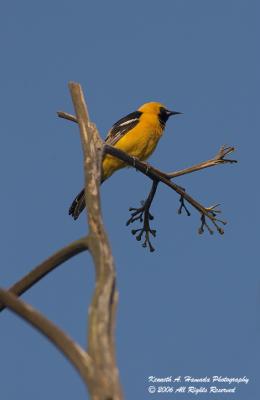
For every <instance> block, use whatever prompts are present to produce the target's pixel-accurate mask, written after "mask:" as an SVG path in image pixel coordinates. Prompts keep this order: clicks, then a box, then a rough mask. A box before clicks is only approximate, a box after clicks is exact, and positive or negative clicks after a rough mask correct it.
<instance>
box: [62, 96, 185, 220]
mask: <svg viewBox="0 0 260 400" xmlns="http://www.w3.org/2000/svg"><path fill="white" fill-rule="evenodd" d="M176 114H181V113H180V112H177V111H170V110H167V108H166V107H165V106H164V105H163V104H161V103H157V102H151V103H145V104H143V105H142V106H141V107H140V108H138V110H137V111H134V112H132V113H131V114H128V115H126V116H125V117H123V118H121V119H120V120H119V121H117V122H116V123H115V124H114V125H113V126H112V128H111V129H110V131H109V132H108V135H107V137H106V139H105V141H106V143H107V144H109V145H111V146H114V147H117V148H118V149H120V150H123V151H125V152H126V153H127V154H129V155H130V156H132V157H136V158H138V159H139V160H142V161H144V160H146V159H147V158H148V157H149V156H150V155H151V154H152V153H153V151H154V150H155V148H156V146H157V144H158V141H159V139H160V138H161V136H162V134H163V131H164V128H165V124H166V121H167V120H168V118H169V117H170V116H171V115H176ZM126 166H127V165H126V164H125V163H124V162H123V161H121V160H119V159H118V158H116V157H113V156H110V155H106V156H105V157H104V160H103V163H102V179H101V182H102V183H103V182H104V181H105V180H106V179H107V178H109V177H110V176H111V175H112V174H113V173H114V172H115V171H117V170H118V169H120V168H124V167H126ZM84 207H85V198H84V189H83V190H82V191H81V192H80V193H79V194H78V195H77V197H76V198H75V199H74V201H73V203H72V204H71V206H70V209H69V214H70V215H71V216H72V217H73V218H74V219H75V220H76V219H77V218H78V216H79V214H80V213H81V212H82V211H83V209H84Z"/></svg>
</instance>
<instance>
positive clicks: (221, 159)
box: [166, 146, 237, 179]
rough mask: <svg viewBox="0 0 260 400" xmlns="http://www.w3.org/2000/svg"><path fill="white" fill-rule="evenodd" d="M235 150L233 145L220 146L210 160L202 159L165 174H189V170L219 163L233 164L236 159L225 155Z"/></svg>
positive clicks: (176, 175)
mask: <svg viewBox="0 0 260 400" xmlns="http://www.w3.org/2000/svg"><path fill="white" fill-rule="evenodd" d="M234 151H235V147H229V146H221V148H220V150H219V151H218V153H217V155H216V156H215V157H214V158H212V159H211V160H207V161H203V162H201V163H199V164H196V165H193V166H192V167H189V168H185V169H181V170H179V171H175V172H169V173H167V174H166V176H167V177H168V178H171V179H172V178H177V177H178V176H182V175H186V174H190V173H191V172H195V171H200V170H201V169H205V168H209V167H215V166H216V165H219V164H234V163H237V160H229V159H226V158H225V156H226V155H227V154H230V153H233V152H234Z"/></svg>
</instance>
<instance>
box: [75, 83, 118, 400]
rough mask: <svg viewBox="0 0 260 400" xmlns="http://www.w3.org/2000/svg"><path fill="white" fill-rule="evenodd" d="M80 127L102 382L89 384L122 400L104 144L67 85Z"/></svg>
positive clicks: (93, 334) (94, 393) (94, 341)
mask: <svg viewBox="0 0 260 400" xmlns="http://www.w3.org/2000/svg"><path fill="white" fill-rule="evenodd" d="M69 87H70V92H71V97H72V101H73V105H74V109H75V113H76V118H77V121H78V124H79V128H80V136H81V142H82V148H83V156H84V172H85V200H86V208H87V218H88V225H89V251H90V252H91V254H92V257H93V261H94V265H95V269H96V286H95V292H94V296H93V299H92V303H91V305H90V308H89V323H88V352H89V355H90V357H91V359H92V361H93V365H94V369H95V370H96V371H97V373H98V372H102V380H99V381H97V380H96V379H93V380H90V381H89V382H88V387H89V392H90V395H91V397H92V399H95V400H106V399H113V400H120V399H122V392H121V386H120V383H119V376H118V369H117V366H116V362H115V348H114V340H113V332H114V322H115V309H116V304H117V297H118V294H117V290H116V274H115V266H114V260H113V257H112V252H111V248H110V245H109V242H108V238H107V235H106V232H105V229H104V225H103V221H102V212H101V205H100V194H99V185H100V177H101V162H102V155H103V142H102V140H101V138H100V136H99V133H98V131H97V129H96V127H95V125H94V124H92V123H91V122H90V121H89V118H88V112H87V106H86V103H85V100H84V95H83V91H82V89H81V87H80V85H79V84H77V83H73V82H71V83H70V84H69Z"/></svg>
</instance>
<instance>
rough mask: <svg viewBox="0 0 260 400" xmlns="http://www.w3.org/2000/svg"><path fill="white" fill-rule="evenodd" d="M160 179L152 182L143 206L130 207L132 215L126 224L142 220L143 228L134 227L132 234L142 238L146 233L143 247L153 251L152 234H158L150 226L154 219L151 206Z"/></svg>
mask: <svg viewBox="0 0 260 400" xmlns="http://www.w3.org/2000/svg"><path fill="white" fill-rule="evenodd" d="M158 183H159V182H158V181H156V180H154V181H153V184H152V188H151V191H150V193H149V195H148V197H147V199H146V200H145V201H142V202H141V207H139V208H133V207H131V208H129V211H132V214H131V217H130V218H129V220H128V221H127V223H126V225H130V224H132V223H133V222H135V221H138V220H139V221H140V222H143V227H142V228H141V229H132V234H133V235H135V236H136V240H138V241H139V240H142V236H143V234H144V236H145V238H144V242H143V247H147V245H148V247H149V250H150V251H151V252H153V251H154V250H155V249H154V247H153V246H152V243H151V240H150V234H151V235H152V236H156V230H155V229H151V227H150V221H151V220H153V219H154V217H153V215H152V214H151V213H150V207H151V204H152V201H153V199H154V196H155V193H156V190H157V187H158Z"/></svg>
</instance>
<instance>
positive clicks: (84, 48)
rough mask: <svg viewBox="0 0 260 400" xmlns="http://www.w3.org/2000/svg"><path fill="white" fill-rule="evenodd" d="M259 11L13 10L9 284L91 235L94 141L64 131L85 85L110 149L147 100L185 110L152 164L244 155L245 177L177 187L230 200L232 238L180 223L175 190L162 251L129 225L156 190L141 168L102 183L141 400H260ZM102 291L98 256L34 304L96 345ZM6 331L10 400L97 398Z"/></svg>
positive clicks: (164, 7)
mask: <svg viewBox="0 0 260 400" xmlns="http://www.w3.org/2000/svg"><path fill="white" fill-rule="evenodd" d="M259 13H260V6H259V2H257V1H254V0H251V1H245V0H236V1H233V0H228V1H226V0H225V1H224V0H219V1H218V2H215V1H208V0H197V1H196V2H195V1H192V0H185V1H180V0H178V1H177V0H163V1H161V2H160V3H159V2H157V1H153V0H150V1H148V0H146V1H144V0H143V1H136V0H132V1H131V2H125V1H113V0H111V1H110V2H104V1H103V2H102V1H95V2H86V1H82V0H75V1H73V2H71V1H67V0H64V1H50V0H46V1H45V2H39V1H29V0H28V1H24V2H20V1H17V0H13V1H9V2H5V4H3V5H2V8H1V16H0V20H1V21H0V43H1V67H0V68H1V74H0V87H1V94H0V101H1V147H0V149H1V150H0V151H1V157H0V163H1V168H0V170H1V184H2V195H1V197H0V202H1V205H0V207H1V210H2V216H1V233H2V234H1V244H2V246H1V268H0V282H1V286H3V287H8V286H9V285H11V284H12V283H13V282H15V281H16V280H17V279H19V278H20V277H21V276H23V275H24V274H25V273H26V272H28V271H29V270H30V269H31V268H32V267H33V266H35V265H36V264H37V263H39V262H40V261H42V260H43V259H44V258H46V257H47V256H48V255H50V254H52V252H54V251H56V250H57V249H58V248H60V247H61V246H63V245H65V244H67V243H69V242H70V241H73V240H75V239H77V238H79V237H81V236H83V235H84V234H85V233H86V224H85V218H84V216H83V217H82V218H80V220H79V221H77V222H76V223H75V222H74V221H73V220H72V219H71V218H69V216H68V214H67V210H68V207H69V205H70V202H71V200H72V199H73V197H74V195H75V194H76V193H77V192H78V191H79V190H80V189H81V187H82V183H83V168H82V152H81V147H80V140H79V134H78V130H77V126H75V125H74V124H72V123H69V122H67V121H63V120H59V119H58V118H57V117H56V111H58V110H64V111H68V112H72V111H73V108H72V104H71V100H70V96H69V92H68V88H67V83H68V81H70V80H74V81H78V82H80V83H81V84H82V86H83V88H84V91H85V95H86V99H87V103H88V106H89V112H90V115H91V118H92V120H93V121H94V122H95V123H96V124H97V126H98V128H99V130H100V132H101V135H102V136H103V137H104V136H105V135H106V132H107V130H108V129H109V128H110V126H111V125H112V124H113V123H114V122H115V121H116V120H117V119H119V118H120V117H122V116H123V115H125V114H127V113H129V112H131V111H134V110H135V109H136V108H137V107H138V106H140V105H141V104H142V103H144V102H146V101H151V100H154V101H161V102H163V103H164V104H166V105H167V106H168V107H169V108H170V109H176V110H178V111H182V112H183V113H184V114H183V115H182V116H179V117H176V118H172V119H171V120H170V121H169V123H168V125H167V129H166V132H165V135H164V137H163V139H162V140H161V142H160V144H159V146H158V148H157V151H156V153H155V154H154V155H153V156H152V158H151V159H150V163H151V164H153V165H155V166H157V167H158V168H161V169H163V170H166V171H170V170H175V169H179V168H184V167H186V166H189V165H191V164H193V163H196V162H200V161H202V160H204V159H208V158H211V157H212V156H213V155H214V154H215V153H216V152H217V150H218V148H219V147H220V145H222V144H229V145H235V146H236V147H237V153H236V154H235V157H236V158H238V159H239V164H237V165H236V166H219V167H216V168H215V169H214V168H213V169H211V170H207V171H202V172H199V173H196V174H194V175H191V176H186V177H183V178H180V179H178V181H177V180H176V182H178V183H180V184H181V185H182V186H185V188H186V190H187V191H188V192H189V193H190V194H191V195H193V196H194V197H195V198H196V199H198V200H200V201H201V202H202V203H203V204H205V205H206V206H209V205H212V204H214V203H216V202H219V203H221V205H222V210H223V216H224V217H225V218H226V219H227V220H228V225H227V226H226V228H225V235H224V236H223V237H221V236H219V235H217V234H215V235H213V236H210V235H208V234H206V233H205V234H204V235H203V236H199V235H198V234H197V228H198V226H199V215H198V214H197V213H196V211H195V210H191V211H192V216H191V217H189V218H188V217H185V216H184V215H183V216H179V215H177V213H176V210H177V208H178V205H179V203H178V197H177V196H176V194H175V193H174V192H172V191H170V190H169V189H168V188H166V187H162V186H161V187H159V190H158V193H157V195H156V198H155V201H154V204H153V207H152V213H153V214H154V216H155V220H154V222H153V226H154V227H155V228H156V229H157V237H156V239H154V241H153V243H154V245H155V247H156V251H155V252H154V253H152V254H150V253H149V252H148V251H146V250H144V249H143V248H142V247H141V246H140V244H139V243H138V242H137V241H136V240H135V239H134V237H133V236H132V235H131V233H130V229H129V228H127V227H126V226H125V222H126V220H127V219H128V218H129V213H128V208H129V206H137V205H138V204H139V202H140V200H142V199H144V197H145V196H146V194H147V192H148V190H149V187H150V182H149V181H148V179H147V178H145V177H144V176H142V175H141V174H140V173H137V172H136V171H134V170H130V169H129V170H125V171H120V172H118V173H117V174H116V175H114V176H113V177H112V178H111V179H110V180H109V181H108V182H106V183H105V184H104V185H103V186H102V203H103V214H104V220H105V224H106V228H107V231H108V234H109V237H110V241H111V245H112V248H113V253H114V257H115V261H116V267H117V275H118V289H119V293H120V300H119V309H118V318H117V332H116V335H117V358H118V364H119V368H120V376H121V381H122V385H123V388H124V392H125V395H126V398H127V399H133V398H135V399H149V398H154V399H155V398H161V397H160V395H159V394H158V395H156V394H155V395H151V394H148V391H147V387H148V385H149V384H148V382H147V379H148V376H150V375H155V376H158V377H162V376H169V375H174V376H176V375H182V376H184V375H193V376H197V377H201V376H211V375H222V376H233V377H234V376H238V377H240V376H247V377H248V378H249V379H250V381H249V383H248V384H247V385H241V386H239V387H238V389H237V393H236V399H238V400H240V399H243V400H244V399H256V398H257V394H258V393H259V387H258V385H259V368H258V366H259V362H258V360H259V334H260V318H259V307H260V274H259V268H258V267H257V260H258V259H259V255H258V246H259V240H258V238H259V215H258V204H259V200H260V198H259V197H260V196H259V194H260V192H259V185H258V182H259V177H258V165H257V160H258V158H259V154H258V152H259V145H260V141H259V118H257V113H258V110H259V67H260V65H259V64H260V62H259V60H260V59H259V33H260V32H259ZM93 285H94V274H93V267H92V265H91V259H90V257H89V255H86V254H82V255H80V256H78V257H77V258H74V259H73V260H71V261H70V262H67V263H66V264H65V265H64V266H63V267H61V268H60V269H59V270H57V271H55V272H54V273H53V274H51V275H50V276H48V277H47V278H45V279H44V280H43V281H42V282H40V283H39V284H38V285H37V286H36V287H34V288H33V289H32V290H30V292H28V293H27V294H26V295H25V296H24V299H25V300H26V301H28V302H29V303H31V304H32V305H34V306H35V307H37V308H38V309H39V310H41V311H42V312H43V313H44V314H45V315H47V316H48V317H49V318H50V319H52V320H53V321H55V322H56V323H57V324H59V326H61V327H62V328H63V329H64V330H65V331H66V332H68V333H69V334H70V335H71V336H72V337H73V338H75V339H76V340H77V341H78V342H79V343H80V344H82V345H83V346H84V345H85V341H86V315H87V307H88V304H89V302H90V299H91V294H92V292H93ZM0 327H1V328H0V329H1V342H0V355H1V362H0V371H1V374H0V398H1V399H3V400H14V399H17V398H26V399H27V400H31V399H35V398H37V399H38V400H41V399H45V398H46V397H49V398H62V399H64V400H66V399H71V398H75V399H79V400H80V399H85V398H86V394H85V389H84V386H83V384H82V383H81V381H80V379H79V377H78V376H77V374H76V372H75V371H74V370H73V369H72V368H71V366H70V365H69V364H68V363H67V361H66V360H65V359H64V358H63V356H61V355H60V354H59V353H58V352H57V350H56V349H55V348H54V347H53V346H52V345H51V344H49V343H48V341H47V340H46V339H44V338H43V337H41V336H40V335H39V334H38V333H37V332H35V331H34V330H33V329H32V328H31V327H30V326H28V325H27V324H25V323H24V322H23V321H21V320H20V319H19V318H17V317H16V316H14V315H13V314H11V313H10V312H6V311H5V312H4V313H2V314H1V316H0ZM42 376H44V381H43V380H42ZM156 396H157V397H156ZM179 396H181V398H182V399H186V398H187V399H189V398H190V396H191V395H185V394H183V395H177V394H176V395H175V397H176V398H178V397H179ZM164 397H165V398H174V396H173V395H172V394H171V395H164ZM230 397H231V396H230ZM203 398H205V399H208V398H209V399H210V398H212V397H211V396H210V395H207V394H204V395H203ZM221 398H223V399H225V398H227V399H228V398H229V397H228V396H227V397H225V395H222V397H221Z"/></svg>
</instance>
